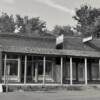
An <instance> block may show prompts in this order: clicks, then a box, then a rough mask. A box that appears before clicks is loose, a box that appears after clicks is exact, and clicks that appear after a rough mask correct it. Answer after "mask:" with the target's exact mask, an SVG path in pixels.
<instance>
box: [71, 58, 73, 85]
mask: <svg viewBox="0 0 100 100" xmlns="http://www.w3.org/2000/svg"><path fill="white" fill-rule="evenodd" d="M72 64H73V63H72V57H70V85H72V83H73V82H72V81H73V71H72V67H73V65H72Z"/></svg>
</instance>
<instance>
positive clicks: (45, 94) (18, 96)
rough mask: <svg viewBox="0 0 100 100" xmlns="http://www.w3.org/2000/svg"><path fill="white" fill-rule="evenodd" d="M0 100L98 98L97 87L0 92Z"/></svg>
mask: <svg viewBox="0 0 100 100" xmlns="http://www.w3.org/2000/svg"><path fill="white" fill-rule="evenodd" d="M0 100H100V90H99V89H87V90H82V91H67V90H57V91H33V92H9V93H1V94H0Z"/></svg>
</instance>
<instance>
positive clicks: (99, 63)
mask: <svg viewBox="0 0 100 100" xmlns="http://www.w3.org/2000/svg"><path fill="white" fill-rule="evenodd" d="M98 76H99V81H100V59H99V75H98Z"/></svg>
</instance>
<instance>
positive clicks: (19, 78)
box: [18, 56, 21, 82]
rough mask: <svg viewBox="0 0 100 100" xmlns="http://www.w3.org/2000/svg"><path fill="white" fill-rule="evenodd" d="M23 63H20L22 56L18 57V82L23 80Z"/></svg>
mask: <svg viewBox="0 0 100 100" xmlns="http://www.w3.org/2000/svg"><path fill="white" fill-rule="evenodd" d="M20 65H21V61H20V56H18V82H20V80H21V67H20Z"/></svg>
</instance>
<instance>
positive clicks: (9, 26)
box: [0, 13, 14, 32]
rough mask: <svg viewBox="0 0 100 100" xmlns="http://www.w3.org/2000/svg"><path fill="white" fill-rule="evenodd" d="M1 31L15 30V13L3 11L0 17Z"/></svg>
mask: <svg viewBox="0 0 100 100" xmlns="http://www.w3.org/2000/svg"><path fill="white" fill-rule="evenodd" d="M0 31H1V32H13V31H14V18H13V15H11V16H8V15H7V14H6V13H2V15H1V17H0Z"/></svg>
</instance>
